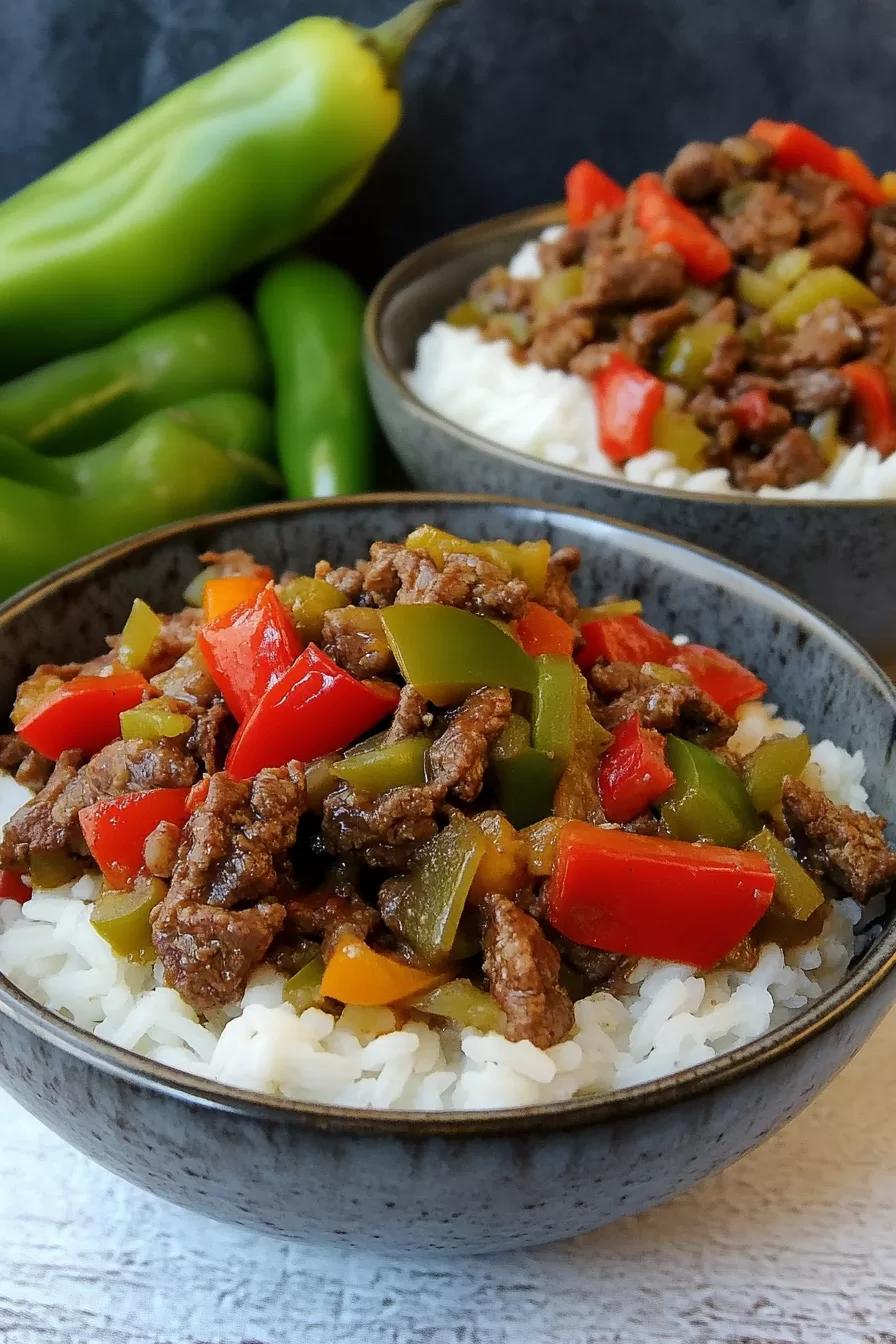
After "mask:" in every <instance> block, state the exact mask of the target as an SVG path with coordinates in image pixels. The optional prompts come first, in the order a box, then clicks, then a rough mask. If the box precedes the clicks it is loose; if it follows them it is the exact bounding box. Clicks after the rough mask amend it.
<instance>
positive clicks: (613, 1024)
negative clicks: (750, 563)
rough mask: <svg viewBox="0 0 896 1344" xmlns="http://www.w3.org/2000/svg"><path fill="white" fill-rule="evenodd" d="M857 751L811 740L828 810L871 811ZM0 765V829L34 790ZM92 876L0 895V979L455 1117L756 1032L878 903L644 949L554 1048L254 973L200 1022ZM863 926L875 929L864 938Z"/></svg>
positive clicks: (259, 1076)
mask: <svg viewBox="0 0 896 1344" xmlns="http://www.w3.org/2000/svg"><path fill="white" fill-rule="evenodd" d="M738 718H739V727H738V730H737V733H736V734H735V736H734V737H733V738H732V739H731V742H730V744H729V746H730V747H731V749H732V750H734V751H738V752H740V753H746V752H749V751H751V750H752V749H753V748H754V747H755V746H757V745H758V743H759V742H760V741H762V740H763V739H764V738H766V737H768V736H771V735H773V734H776V733H785V734H788V735H795V734H796V733H798V732H800V731H802V727H801V725H800V724H799V723H796V722H794V721H790V720H783V719H778V718H777V717H776V707H775V706H774V705H761V704H749V705H745V706H743V707H742V709H741V710H740V711H739V714H738ZM864 772H865V763H864V760H863V757H862V753H861V752H860V751H859V752H856V753H855V754H854V755H850V754H849V752H847V751H844V750H843V749H842V748H840V747H837V746H835V745H834V743H833V742H830V741H825V742H820V743H819V744H818V745H817V746H816V747H814V748H813V750H812V755H811V759H810V761H809V764H808V765H807V767H806V772H805V775H804V778H805V779H806V780H807V782H809V783H811V784H813V785H814V786H815V787H817V788H822V789H823V790H824V791H825V792H826V793H827V794H828V796H829V797H830V798H832V799H833V800H834V801H835V802H838V803H846V804H848V805H849V806H850V807H853V808H857V809H859V810H864V811H868V810H869V809H868V807H867V794H866V792H865V789H864V788H863V786H862V778H863V775H864ZM28 796H29V795H28V792H27V790H25V789H23V788H22V786H21V785H19V784H17V783H16V782H15V781H14V780H13V779H12V778H11V777H10V776H8V775H0V823H3V822H5V821H6V819H7V818H8V817H9V816H10V815H11V814H12V813H13V812H14V811H15V809H16V808H17V807H19V806H20V805H21V803H22V802H23V801H25V800H26V798H27V797H28ZM98 891H99V878H98V877H94V876H85V877H82V878H80V879H79V880H78V881H77V882H75V883H74V884H73V885H71V886H69V887H65V888H59V889H56V890H54V891H52V892H48V891H39V890H35V891H34V894H33V895H32V898H31V900H30V901H28V902H27V903H26V904H25V905H23V906H19V905H17V904H16V903H14V902H12V901H0V974H3V975H6V976H8V977H9V979H10V980H12V981H13V982H14V983H15V984H16V985H18V986H19V987H20V988H21V989H22V990H23V991H24V992H25V993H26V994H28V995H30V996H31V997H32V998H33V999H35V1000H37V1002H38V1003H42V1004H45V1005H46V1006H47V1007H48V1008H50V1009H52V1010H53V1011H54V1012H57V1013H59V1014H60V1015H61V1016H63V1017H65V1018H67V1019H68V1020H69V1021H72V1022H74V1023H75V1024H76V1025H77V1026H79V1027H82V1028H84V1029H85V1030H86V1031H91V1032H93V1033H94V1034H95V1035H96V1036H99V1037H101V1038H102V1039H104V1040H107V1041H112V1042H114V1043H115V1044H116V1045H119V1046H122V1047H124V1048H125V1049H128V1050H133V1051H135V1052H136V1053H137V1054H140V1055H145V1056H146V1057H147V1058H149V1059H153V1060H157V1061H158V1062H160V1063H162V1064H167V1065H170V1066H171V1067H173V1068H175V1069H181V1070H183V1071H184V1072H185V1073H190V1074H196V1075H198V1076H199V1077H202V1078H209V1079H215V1080H217V1081H218V1082H221V1083H228V1084H231V1085H233V1086H236V1087H241V1088H248V1089H250V1090H253V1091H257V1092H263V1093H268V1094H273V1095H279V1096H284V1097H289V1098H292V1099H294V1100H296V1101H315V1102H324V1103H330V1104H333V1105H343V1106H357V1107H370V1108H380V1109H386V1108H390V1109H395V1110H425V1111H440V1110H447V1111H458V1110H485V1109H494V1108H501V1107H511V1106H529V1105H535V1104H537V1103H539V1102H549V1101H561V1100H566V1099H568V1098H570V1097H573V1096H576V1095H581V1094H586V1093H604V1092H609V1091H613V1090H614V1089H618V1088H624V1087H629V1086H632V1085H634V1084H636V1083H644V1082H648V1081H649V1080H651V1079H654V1078H659V1077H661V1076H662V1075H664V1074H669V1073H674V1072H675V1071H676V1070H678V1069H683V1068H687V1067H689V1066H691V1065H694V1064H700V1063H702V1062H704V1061H705V1060H709V1059H712V1058H713V1057H714V1056H715V1055H719V1054H722V1053H723V1052H724V1051H726V1050H731V1049H733V1048H734V1047H736V1046H739V1045H743V1044H745V1043H746V1042H748V1041H752V1040H755V1039H756V1037H757V1036H761V1035H762V1034H763V1033H764V1032H766V1031H768V1030H769V1029H770V1028H772V1027H775V1026H778V1025H779V1024H780V1023H782V1022H784V1021H786V1020H788V1019H789V1018H791V1017H793V1016H795V1015H796V1014H797V1013H799V1012H800V1011H801V1010H802V1009H804V1008H805V1007H806V1006H807V1005H809V1004H810V1003H812V1002H813V1001H814V1000H816V999H818V998H819V997H820V995H822V994H823V993H824V992H825V991H826V990H828V989H830V988H831V987H832V986H833V985H835V984H836V983H837V981H838V980H840V979H841V977H842V976H843V974H844V972H845V971H846V969H847V967H848V965H849V962H850V960H851V958H852V956H853V954H854V951H855V950H856V945H857V944H856V936H855V931H854V926H856V925H857V924H858V923H859V922H860V920H862V919H863V918H864V919H865V920H866V921H867V919H868V918H869V917H870V915H871V914H872V913H873V912H872V911H870V910H869V909H868V908H867V907H866V909H865V910H864V911H863V910H862V909H861V908H860V906H859V905H857V904H856V902H855V901H852V900H848V899H844V900H840V901H836V902H834V904H833V906H832V908H831V911H830V913H829V915H828V918H827V920H826V922H825V925H824V927H823V929H822V931H821V933H820V935H819V936H818V937H817V938H814V939H813V940H812V941H811V942H808V943H806V944H804V945H803V946H801V947H798V948H794V949H791V950H789V951H786V952H785V951H783V950H782V949H781V948H780V947H778V946H777V945H776V944H767V945H766V946H765V947H764V949H763V951H762V954H761V957H760V960H759V963H758V965H757V966H756V968H755V969H754V970H753V971H750V972H738V971H725V970H717V971H712V972H710V973H708V974H707V973H702V974H700V973H697V972H696V971H695V970H694V969H693V967H689V966H680V965H674V964H670V963H665V962H658V961H649V960H642V961H640V962H639V963H638V964H637V966H636V968H635V969H634V971H633V973H632V974H631V976H630V983H631V993H630V994H628V995H626V996H625V997H623V998H614V997H613V996H612V995H610V994H608V993H606V992H601V993H597V994H593V995H591V996H590V997H589V998H586V999H582V1000H580V1001H579V1002H578V1003H577V1004H576V1007H575V1015H576V1022H575V1027H574V1028H573V1031H572V1032H571V1033H570V1036H569V1037H568V1038H567V1039H566V1040H564V1041H562V1042H561V1043H560V1044H559V1045H555V1046H553V1047H552V1048H551V1049H549V1050H539V1049H537V1048H536V1047H535V1046H534V1045H532V1044H531V1043H530V1042H529V1041H518V1042H515V1043H514V1042H510V1041H507V1040H505V1039H504V1038H503V1037H502V1036H500V1035H498V1034H497V1033H495V1032H480V1031H476V1030H473V1029H470V1028H465V1029H463V1030H457V1029H454V1028H452V1027H450V1026H443V1027H440V1028H438V1029H437V1028H435V1027H434V1025H432V1023H433V1022H434V1019H430V1022H429V1023H426V1022H424V1021H419V1022H415V1021H411V1022H407V1021H406V1022H404V1024H403V1025H402V1024H400V1023H399V1022H398V1020H397V1019H396V1016H395V1014H394V1013H393V1012H392V1011H391V1010H390V1009H388V1008H357V1007H349V1008H345V1009H344V1010H343V1012H342V1014H341V1016H340V1017H339V1018H335V1017H333V1016H332V1015H330V1014H329V1013H326V1012H323V1011H321V1010H320V1009H318V1008H309V1009H307V1010H306V1011H305V1012H303V1013H302V1014H301V1015H300V1016H299V1015H297V1014H296V1012H295V1011H294V1009H293V1008H292V1007H291V1006H290V1005H289V1004H287V1003H284V1002H283V993H282V991H283V985H284V983H285V981H284V977H283V976H281V975H279V974H277V972H276V971H274V970H272V969H271V968H263V969H262V970H260V971H259V972H257V973H256V975H255V976H254V977H253V979H252V981H251V982H250V984H249V987H248V989H247V991H246V993H245V995H244V997H243V1000H242V1002H241V1003H240V1004H238V1005H235V1006H234V1007H232V1008H225V1009H218V1010H215V1011H214V1012H211V1013H208V1014H205V1015H203V1016H202V1017H200V1016H198V1015H197V1014H196V1013H195V1012H194V1011H193V1009H192V1008H190V1007H189V1006H188V1005H187V1004H186V1003H184V1001H183V1000H182V999H181V998H180V996H179V995H178V994H177V993H176V992H175V991H174V990H172V989H168V988H166V987H165V986H164V985H163V984H162V982H161V968H160V966H159V964H158V963H156V964H155V965H154V966H135V965H132V964H131V963H129V962H127V961H125V960H122V959H120V958H117V957H116V956H115V955H114V954H113V952H112V951H111V949H110V948H109V945H108V944H107V943H106V942H104V940H103V939H102V938H101V937H100V936H99V934H98V933H96V932H95V930H94V929H93V927H92V925H91V924H90V910H91V902H92V901H93V900H94V899H95V897H96V895H97V894H98ZM859 936H860V937H866V936H867V935H859Z"/></svg>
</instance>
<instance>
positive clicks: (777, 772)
mask: <svg viewBox="0 0 896 1344" xmlns="http://www.w3.org/2000/svg"><path fill="white" fill-rule="evenodd" d="M811 750H812V749H811V747H810V746H809V739H808V737H807V736H806V734H805V733H799V734H798V736H796V737H770V738H768V739H767V740H766V741H765V742H760V744H759V746H758V747H757V748H756V749H755V751H751V752H750V754H749V756H748V757H747V758H746V760H745V761H744V763H743V780H744V784H745V785H746V789H747V793H748V794H749V795H750V798H751V799H752V802H753V806H754V807H755V808H756V811H757V812H771V810H772V809H773V808H775V807H777V806H778V804H779V803H780V801H781V794H782V793H783V790H784V780H785V778H786V776H787V775H801V774H802V773H803V771H804V770H805V768H806V766H807V765H808V764H809V756H810V754H811Z"/></svg>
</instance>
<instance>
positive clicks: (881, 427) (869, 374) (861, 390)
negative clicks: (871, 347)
mask: <svg viewBox="0 0 896 1344" xmlns="http://www.w3.org/2000/svg"><path fill="white" fill-rule="evenodd" d="M840 373H841V374H842V375H843V377H844V378H846V379H848V380H849V383H850V385H851V387H852V394H853V397H854V399H855V402H856V405H857V407H858V410H859V414H860V416H861V419H862V426H863V429H864V434H865V441H866V443H868V444H870V445H871V447H872V448H876V449H877V451H878V452H879V453H880V455H881V457H889V455H890V453H891V452H892V451H893V449H894V447H896V435H894V430H896V421H894V416H893V398H892V396H891V394H890V386H889V383H888V382H887V377H886V374H885V373H884V371H883V369H882V368H881V366H880V365H879V364H877V363H876V362H875V361H874V360H872V359H857V360H855V361H854V362H853V363H852V364H842V365H841V366H840Z"/></svg>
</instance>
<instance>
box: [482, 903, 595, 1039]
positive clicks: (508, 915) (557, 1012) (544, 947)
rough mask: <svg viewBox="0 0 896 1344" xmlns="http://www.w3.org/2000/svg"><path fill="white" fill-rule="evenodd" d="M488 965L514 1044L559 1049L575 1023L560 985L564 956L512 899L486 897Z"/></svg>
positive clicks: (495, 994)
mask: <svg viewBox="0 0 896 1344" xmlns="http://www.w3.org/2000/svg"><path fill="white" fill-rule="evenodd" d="M482 910H483V913H484V915H485V932H484V937H483V966H484V968H485V973H486V975H487V976H488V981H489V987H490V989H491V992H492V995H493V997H494V998H495V1000H496V1001H497V1003H498V1004H499V1005H500V1007H501V1008H502V1009H503V1010H504V1013H505V1015H506V1017H507V1036H508V1039H509V1040H511V1041H522V1040H528V1041H531V1042H532V1044H533V1045H536V1046H538V1047H539V1049H542V1050H547V1049H548V1048H549V1047H550V1046H552V1045H556V1044H557V1043H558V1042H559V1041H562V1040H563V1037H564V1036H565V1035H566V1033H567V1032H568V1031H569V1030H570V1028H571V1027H572V1025H573V1022H574V1021H575V1014H574V1013H573V1006H572V1000H571V999H570V997H569V995H568V994H567V992H566V990H565V989H563V988H562V987H561V985H560V982H559V979H558V975H559V971H560V953H559V952H558V951H557V949H556V948H555V947H553V946H552V945H551V944H550V943H549V942H548V940H547V938H546V937H545V936H544V934H543V933H542V931H541V927H540V925H539V924H538V921H537V920H535V919H533V918H532V916H531V915H527V914H526V912H525V911H524V910H521V909H520V907H519V906H518V905H516V904H514V902H513V901H512V900H511V899H510V898H509V897H508V896H496V895H489V896H486V897H485V898H484V899H483V901H482Z"/></svg>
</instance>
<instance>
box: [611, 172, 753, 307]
mask: <svg viewBox="0 0 896 1344" xmlns="http://www.w3.org/2000/svg"><path fill="white" fill-rule="evenodd" d="M632 191H633V192H634V196H635V223H636V224H637V225H638V228H639V229H641V230H642V231H643V233H644V235H645V237H646V238H647V241H648V242H649V243H650V244H651V246H652V247H656V246H657V245H658V244H659V243H668V244H669V246H670V247H674V248H675V251H676V252H677V253H678V254H679V256H680V257H681V258H682V259H683V261H684V264H685V266H686V267H687V269H688V273H689V274H690V276H691V277H692V279H694V280H696V282H697V284H698V285H714V284H715V283H716V281H717V280H721V278H722V276H723V275H727V274H728V272H729V271H730V270H731V267H732V265H733V263H732V260H731V253H730V252H729V251H728V249H727V247H726V246H725V244H724V243H723V242H722V240H721V238H719V237H718V235H717V234H715V233H713V231H712V229H710V228H709V227H708V225H706V224H704V223H703V220H702V219H701V218H700V217H699V215H695V214H694V212H693V210H689V209H688V207H687V206H686V205H682V203H681V201H679V200H678V198H677V197H675V196H673V195H672V194H671V193H670V192H668V191H667V190H666V188H665V187H664V186H663V182H662V178H661V177H660V176H659V174H658V173H644V174H643V175H642V176H641V177H639V178H637V180H636V181H635V182H634V183H633V184H632Z"/></svg>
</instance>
